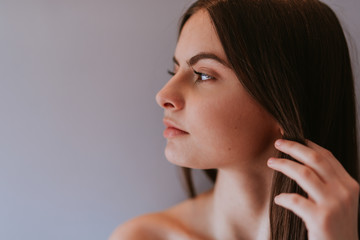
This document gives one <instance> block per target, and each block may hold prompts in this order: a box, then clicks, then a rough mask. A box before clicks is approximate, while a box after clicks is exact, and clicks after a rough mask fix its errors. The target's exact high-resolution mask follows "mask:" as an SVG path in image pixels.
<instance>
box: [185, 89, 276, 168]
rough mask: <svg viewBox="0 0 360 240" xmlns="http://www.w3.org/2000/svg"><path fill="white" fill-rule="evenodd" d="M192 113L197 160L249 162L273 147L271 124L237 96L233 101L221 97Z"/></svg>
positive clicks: (202, 105) (260, 113)
mask: <svg viewBox="0 0 360 240" xmlns="http://www.w3.org/2000/svg"><path fill="white" fill-rule="evenodd" d="M193 109H194V111H192V112H189V115H188V116H189V118H190V121H189V122H191V123H192V125H191V129H192V130H193V131H192V133H193V134H192V141H193V146H194V148H192V149H193V150H194V151H196V152H198V153H200V152H201V156H200V157H201V158H204V160H205V161H207V162H208V163H209V162H212V161H213V162H216V163H217V164H221V163H222V164H226V163H228V162H229V161H231V162H233V161H239V160H241V161H246V160H252V159H253V158H255V157H257V156H258V155H259V154H261V152H262V151H264V150H265V149H267V148H268V146H269V144H270V145H272V141H273V139H274V134H275V128H274V120H273V119H272V118H271V117H270V115H269V114H268V113H267V112H265V111H264V110H262V108H261V107H260V106H259V105H257V104H256V103H255V102H253V101H251V100H249V99H248V98H245V99H244V98H241V97H239V94H238V93H237V96H236V97H228V98H226V97H224V98H222V99H221V100H218V101H211V102H207V103H203V104H201V106H197V107H194V108H193ZM195 109H196V110H195ZM242 159H243V160H242ZM216 167H218V166H216Z"/></svg>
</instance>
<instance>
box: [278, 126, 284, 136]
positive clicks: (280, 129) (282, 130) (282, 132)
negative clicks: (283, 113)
mask: <svg viewBox="0 0 360 240" xmlns="http://www.w3.org/2000/svg"><path fill="white" fill-rule="evenodd" d="M279 131H280V133H281V136H282V137H284V129H282V127H279Z"/></svg>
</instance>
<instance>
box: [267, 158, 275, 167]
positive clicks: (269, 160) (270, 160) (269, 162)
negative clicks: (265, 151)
mask: <svg viewBox="0 0 360 240" xmlns="http://www.w3.org/2000/svg"><path fill="white" fill-rule="evenodd" d="M273 163H274V159H272V158H269V159H268V161H267V164H268V165H269V166H270V165H272V164H273Z"/></svg>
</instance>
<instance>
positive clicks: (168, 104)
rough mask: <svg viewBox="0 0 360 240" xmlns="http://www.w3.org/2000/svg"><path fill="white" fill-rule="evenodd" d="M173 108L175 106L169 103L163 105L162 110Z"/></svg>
mask: <svg viewBox="0 0 360 240" xmlns="http://www.w3.org/2000/svg"><path fill="white" fill-rule="evenodd" d="M173 107H175V106H174V104H172V103H169V102H166V103H164V108H173Z"/></svg>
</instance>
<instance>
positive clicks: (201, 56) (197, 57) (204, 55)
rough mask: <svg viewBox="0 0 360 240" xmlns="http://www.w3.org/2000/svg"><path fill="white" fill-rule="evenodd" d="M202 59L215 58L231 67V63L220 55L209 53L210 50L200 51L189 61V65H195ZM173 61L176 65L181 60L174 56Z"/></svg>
mask: <svg viewBox="0 0 360 240" xmlns="http://www.w3.org/2000/svg"><path fill="white" fill-rule="evenodd" d="M202 59H212V60H215V61H217V62H219V63H221V64H222V65H224V66H225V67H228V68H230V66H229V64H228V63H227V62H226V61H225V60H223V59H221V58H220V57H218V56H216V55H215V54H213V53H208V52H201V53H198V54H196V55H195V56H193V57H191V58H190V59H189V60H188V61H186V62H187V64H188V65H189V66H193V65H195V64H196V63H197V62H198V61H200V60H202ZM173 62H174V63H175V64H176V65H178V66H179V65H180V64H179V61H178V60H177V59H176V57H173Z"/></svg>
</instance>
